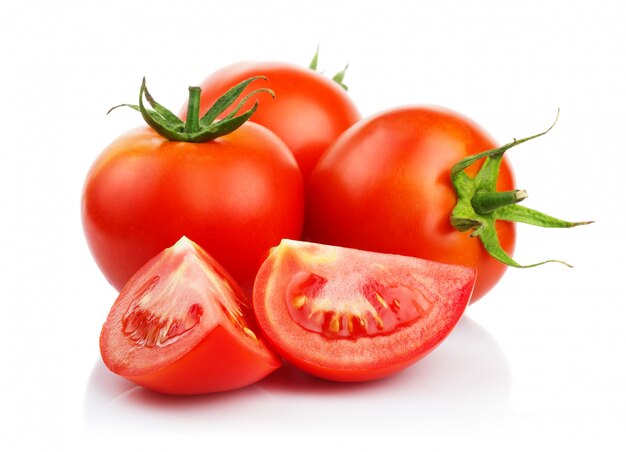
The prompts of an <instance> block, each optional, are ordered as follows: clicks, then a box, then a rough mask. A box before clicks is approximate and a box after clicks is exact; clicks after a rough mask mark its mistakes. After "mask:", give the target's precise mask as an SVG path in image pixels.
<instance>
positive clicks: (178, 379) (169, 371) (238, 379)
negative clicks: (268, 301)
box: [100, 237, 281, 394]
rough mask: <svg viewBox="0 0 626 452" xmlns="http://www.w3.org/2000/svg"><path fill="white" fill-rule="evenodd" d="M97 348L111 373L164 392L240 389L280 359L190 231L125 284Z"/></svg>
mask: <svg viewBox="0 0 626 452" xmlns="http://www.w3.org/2000/svg"><path fill="white" fill-rule="evenodd" d="M100 351H101V354H102V359H103V360H104V363H105V364H106V366H107V367H108V368H109V369H110V370H111V371H113V372H114V373H116V374H118V375H121V376H123V377H125V378H127V379H129V380H131V381H133V382H135V383H137V384H139V385H142V386H144V387H146V388H149V389H152V390H154V391H157V392H162V393H167V394H201V393H209V392H217V391H226V390H229V389H235V388H239V387H242V386H246V385H249V384H251V383H254V382H256V381H258V380H260V379H261V378H263V377H265V376H266V375H268V374H269V373H270V372H272V371H273V370H275V369H276V368H278V367H279V366H280V364H281V361H280V358H279V357H278V356H276V354H275V353H274V352H272V351H271V350H270V349H269V348H268V347H267V345H266V344H265V342H264V341H263V339H262V338H261V336H260V332H259V330H258V327H257V326H256V322H255V320H254V314H253V311H252V308H251V306H250V304H249V302H248V301H247V299H246V297H245V295H244V294H243V292H242V289H241V288H240V287H239V286H238V285H237V283H236V282H235V281H234V280H233V279H232V278H231V277H230V276H229V275H228V273H227V272H226V271H225V270H224V269H223V268H222V267H221V266H220V265H219V264H218V263H217V262H216V261H215V260H214V259H213V258H212V257H211V256H209V255H208V254H207V253H206V252H205V251H204V250H203V249H202V248H200V247H199V246H198V245H196V244H195V243H194V242H192V241H191V240H189V239H187V238H186V237H183V238H181V239H180V240H179V241H178V242H177V243H176V244H175V245H174V246H172V247H171V248H167V249H166V250H164V251H162V252H161V253H160V254H159V255H157V256H156V257H154V258H153V259H151V260H150V261H149V262H148V263H146V264H145V265H144V266H143V267H142V268H141V269H140V270H139V271H138V272H137V273H135V275H134V276H133V277H132V278H131V279H130V280H129V281H128V283H127V284H126V286H124V288H123V289H122V291H121V292H120V294H119V296H118V298H117V300H116V301H115V303H114V304H113V307H112V308H111V311H110V313H109V316H108V318H107V320H106V322H105V324H104V326H103V328H102V333H101V335H100Z"/></svg>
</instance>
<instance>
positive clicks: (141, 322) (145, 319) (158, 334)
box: [122, 276, 204, 348]
mask: <svg viewBox="0 0 626 452" xmlns="http://www.w3.org/2000/svg"><path fill="white" fill-rule="evenodd" d="M158 283H159V277H158V276H154V277H152V278H150V279H149V280H148V281H146V283H145V284H144V285H142V286H141V288H139V290H137V292H136V294H135V296H134V297H133V300H132V301H131V303H130V306H129V307H128V309H127V310H126V312H125V313H124V316H123V317H122V333H123V334H124V335H125V336H126V337H127V338H128V339H130V340H131V341H132V342H133V343H134V344H135V345H136V346H137V347H148V348H156V347H164V346H167V345H170V344H172V343H174V342H176V341H177V340H178V339H180V338H181V337H182V335H184V334H185V333H186V332H187V331H189V330H191V329H193V328H194V327H195V326H196V325H197V324H198V323H200V319H201V318H202V314H203V313H204V310H203V308H202V306H201V305H199V304H197V303H193V304H191V305H189V307H188V308H187V309H186V310H183V311H182V312H180V311H181V310H180V307H177V311H178V312H177V313H176V314H173V313H172V312H167V311H166V312H157V311H156V309H155V308H156V307H157V306H158V305H159V303H158V299H157V298H158V297H156V296H154V297H153V296H152V295H153V293H152V290H153V289H154V288H155V287H156V286H157V284H158ZM165 296H167V294H166V295H165Z"/></svg>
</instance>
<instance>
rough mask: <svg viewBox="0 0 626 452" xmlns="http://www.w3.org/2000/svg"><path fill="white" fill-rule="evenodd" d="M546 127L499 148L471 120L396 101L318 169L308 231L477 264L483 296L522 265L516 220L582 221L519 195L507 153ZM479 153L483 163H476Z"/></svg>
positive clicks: (315, 237) (337, 241)
mask: <svg viewBox="0 0 626 452" xmlns="http://www.w3.org/2000/svg"><path fill="white" fill-rule="evenodd" d="M544 133H545V132H544ZM540 135H543V133H542V134H539V135H535V136H533V137H529V138H525V139H522V140H517V141H514V142H513V143H510V144H508V145H505V146H503V147H501V148H498V147H497V145H496V143H495V142H494V140H493V139H492V138H491V137H489V136H488V135H487V134H486V133H485V131H483V130H482V128H480V127H479V126H478V125H477V124H475V123H474V122H473V121H471V120H469V119H468V118H465V117H463V116H461V115H459V114H457V113H455V112H452V111H448V110H444V109H439V108H430V107H428V108H426V107H404V108H396V109H393V110H389V111H386V112H383V113H380V114H378V115H375V116H373V117H371V118H369V119H366V120H363V121H361V122H359V123H357V124H356V125H355V126H353V127H351V128H350V129H348V130H347V131H346V132H345V133H344V134H343V135H342V136H341V137H340V138H339V139H338V140H337V141H336V142H335V143H334V144H333V145H332V146H331V147H330V148H329V149H328V151H327V152H326V153H325V154H324V155H323V157H322V158H321V159H320V161H319V162H318V165H317V166H316V167H315V169H314V170H313V172H312V173H311V177H310V180H309V186H308V192H307V202H308V204H307V213H306V226H305V231H306V237H307V239H309V240H312V241H318V242H322V243H329V244H333V245H339V246H346V247H354V248H361V249H365V250H371V251H378V252H384V253H395V254H404V255H409V256H417V257H421V258H424V259H430V260H434V261H439V262H443V263H448V264H459V265H464V266H467V267H472V268H475V269H477V270H478V278H477V281H476V287H475V289H474V294H473V297H472V301H476V300H478V299H479V298H481V297H482V296H483V295H484V294H485V293H487V292H488V291H489V290H490V289H491V288H492V287H493V286H494V285H495V284H496V283H497V282H498V280H500V278H501V277H502V275H503V273H504V272H505V270H506V269H507V266H516V267H522V265H519V264H518V263H517V262H515V261H514V260H513V259H512V258H511V257H510V254H511V253H512V252H513V248H514V245H515V225H514V223H513V221H523V222H526V223H530V224H535V225H539V226H546V227H571V226H576V225H578V224H584V223H571V222H565V221H562V220H558V219H556V218H553V217H549V216H547V215H544V214H541V213H539V212H536V211H534V210H530V209H526V208H524V207H522V206H520V205H518V204H516V203H517V202H519V201H521V200H522V199H524V198H525V197H526V193H525V192H524V191H523V190H513V174H512V171H511V168H510V166H509V163H508V162H507V160H506V159H504V157H503V154H504V152H505V151H506V150H507V149H509V148H510V147H512V146H515V145H517V144H519V143H522V142H524V141H527V140H529V139H532V138H535V137H536V136H540ZM481 159H483V160H484V163H483V165H482V166H480V165H477V164H476V162H478V160H481ZM475 160H476V162H475ZM459 162H460V163H459ZM453 168H454V170H453V171H451V170H452V169H453ZM472 230H473V232H472ZM533 265H538V264H533Z"/></svg>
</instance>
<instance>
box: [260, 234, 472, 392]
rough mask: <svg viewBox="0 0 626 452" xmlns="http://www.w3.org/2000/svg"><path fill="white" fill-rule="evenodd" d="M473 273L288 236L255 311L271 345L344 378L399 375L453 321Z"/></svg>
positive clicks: (326, 374)
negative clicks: (301, 240)
mask: <svg viewBox="0 0 626 452" xmlns="http://www.w3.org/2000/svg"><path fill="white" fill-rule="evenodd" d="M475 278H476V271H475V270H474V269H471V268H466V267H461V266H454V265H447V264H440V263H437V262H430V261H425V260H422V259H417V258H412V257H406V256H397V255H390V254H380V253H373V252H368V251H361V250H355V249H348V248H341V247H335V246H329V245H321V244H316V243H307V242H298V241H292V240H283V241H281V244H280V245H279V246H278V247H275V248H273V249H272V251H271V253H270V255H269V257H268V258H267V259H266V261H265V262H264V263H263V265H262V266H261V269H260V270H259V274H258V275H257V279H256V281H255V286H254V298H253V305H254V311H255V313H256V317H257V320H258V322H259V326H260V328H261V330H262V331H263V333H264V334H265V336H266V337H267V339H268V340H269V342H270V343H271V345H272V346H273V347H274V348H275V350H276V351H278V352H279V354H281V355H282V356H283V357H284V358H285V359H287V360H288V361H290V362H291V363H293V364H294V365H296V366H297V367H299V368H301V369H303V370H305V371H307V372H309V373H311V374H314V375H317V376H319V377H323V378H327V379H331V380H338V381H364V380H372V379H376V378H381V377H384V376H387V375H390V374H392V373H394V372H397V371H399V370H401V369H403V368H405V367H407V366H409V365H411V364H412V363H414V362H416V361H417V360H419V359H420V358H422V357H424V356H425V355H426V354H427V353H429V352H430V351H432V350H433V349H434V348H435V347H436V346H437V345H438V344H439V343H440V342H441V341H442V340H443V339H444V338H445V337H446V336H447V334H448V333H449V332H450V331H451V330H452V328H453V327H454V326H455V325H456V323H457V322H458V320H459V319H460V317H461V315H462V314H463V311H464V309H465V307H466V306H467V303H468V301H469V299H470V296H471V293H472V289H473V287H474V281H475Z"/></svg>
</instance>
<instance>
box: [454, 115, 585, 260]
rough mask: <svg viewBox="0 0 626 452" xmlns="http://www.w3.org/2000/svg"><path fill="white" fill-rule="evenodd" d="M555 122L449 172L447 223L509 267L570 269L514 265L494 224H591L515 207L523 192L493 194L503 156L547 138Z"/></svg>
mask: <svg viewBox="0 0 626 452" xmlns="http://www.w3.org/2000/svg"><path fill="white" fill-rule="evenodd" d="M557 120H558V114H557V118H556V119H555V120H554V123H553V124H552V125H551V126H550V127H549V128H548V129H547V130H545V131H543V132H541V133H538V134H536V135H532V136H530V137H526V138H522V139H519V140H517V139H514V140H513V141H512V142H510V143H507V144H505V145H504V146H501V147H499V148H495V149H491V150H488V151H485V152H481V153H478V154H475V155H471V156H469V157H466V158H464V159H463V160H461V161H459V162H458V163H456V164H455V165H454V166H453V167H452V170H451V171H450V179H451V181H452V184H453V185H454V188H455V190H456V193H457V197H458V201H457V204H456V206H455V207H454V209H453V210H452V213H451V215H450V223H451V224H452V226H453V227H454V228H456V229H457V230H459V231H461V232H464V231H469V230H472V233H471V234H470V237H478V238H479V239H480V241H481V242H482V244H483V246H484V248H485V249H486V250H487V252H488V253H489V254H490V255H491V256H492V257H494V258H495V259H497V260H499V261H500V262H502V263H504V264H506V265H508V266H511V267H517V268H528V267H536V266H538V265H542V264H545V263H547V262H557V263H561V264H564V265H566V266H568V267H571V265H570V264H568V263H567V262H563V261H560V260H555V259H550V260H546V261H542V262H537V263H534V264H530V265H521V264H519V263H517V262H516V261H515V260H514V259H513V258H512V257H511V256H509V255H508V254H507V253H506V252H505V251H504V249H503V248H502V246H501V245H500V242H499V240H498V234H497V231H496V226H495V223H496V221H497V220H503V221H511V222H521V223H526V224H530V225H533V226H541V227H545V228H571V227H574V226H581V225H585V224H590V223H593V222H592V221H579V222H572V221H565V220H561V219H558V218H555V217H552V216H550V215H546V214H544V213H541V212H538V211H536V210H533V209H529V208H527V207H524V206H521V205H519V204H518V203H519V202H521V201H523V200H524V199H526V198H527V197H528V193H527V192H526V191H525V190H511V191H506V192H498V191H496V181H497V179H498V172H499V169H500V162H501V161H502V157H503V156H504V153H505V152H506V151H508V150H509V149H511V148H512V147H515V146H517V145H519V144H522V143H525V142H527V141H530V140H533V139H535V138H538V137H541V136H543V135H545V134H547V133H548V132H549V131H550V130H552V128H553V127H554V125H555V124H556V122H557ZM482 159H484V162H483V164H482V166H481V168H480V170H479V171H478V173H477V174H476V176H475V177H473V178H472V177H470V176H469V175H468V174H467V173H465V171H464V170H465V169H466V168H468V167H469V166H470V165H472V164H474V163H476V162H478V161H479V160H482Z"/></svg>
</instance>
